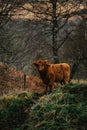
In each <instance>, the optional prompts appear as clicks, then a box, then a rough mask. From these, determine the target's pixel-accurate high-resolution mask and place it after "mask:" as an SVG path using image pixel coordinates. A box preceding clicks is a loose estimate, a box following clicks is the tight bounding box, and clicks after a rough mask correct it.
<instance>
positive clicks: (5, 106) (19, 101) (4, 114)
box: [0, 92, 34, 130]
mask: <svg viewBox="0 0 87 130" xmlns="http://www.w3.org/2000/svg"><path fill="white" fill-rule="evenodd" d="M33 98H34V94H33V93H27V92H22V93H19V94H17V95H11V96H5V97H1V98H0V130H13V129H15V130H16V129H17V128H18V127H19V126H20V125H21V124H22V123H23V122H24V121H25V120H26V118H27V111H28V110H27V108H28V109H29V108H30V106H31V104H33Z"/></svg>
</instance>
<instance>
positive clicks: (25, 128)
mask: <svg viewBox="0 0 87 130" xmlns="http://www.w3.org/2000/svg"><path fill="white" fill-rule="evenodd" d="M86 93H87V85H86V84H69V85H65V86H63V87H62V88H55V89H54V90H53V91H52V93H50V94H48V95H43V96H42V94H37V93H29V92H22V93H19V94H15V95H10V96H4V97H1V98H0V130H86V122H87V96H86Z"/></svg>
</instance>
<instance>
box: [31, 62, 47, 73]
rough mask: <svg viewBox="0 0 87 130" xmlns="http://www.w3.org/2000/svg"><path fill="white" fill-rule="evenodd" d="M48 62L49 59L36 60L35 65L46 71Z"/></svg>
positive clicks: (39, 69)
mask: <svg viewBox="0 0 87 130" xmlns="http://www.w3.org/2000/svg"><path fill="white" fill-rule="evenodd" d="M48 64H49V62H48V60H36V61H35V62H34V65H35V66H36V67H37V69H38V71H45V70H46V68H47V66H48Z"/></svg>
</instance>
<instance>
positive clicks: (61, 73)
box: [34, 60, 70, 92]
mask: <svg viewBox="0 0 87 130" xmlns="http://www.w3.org/2000/svg"><path fill="white" fill-rule="evenodd" d="M34 65H35V66H36V67H37V69H38V71H39V73H40V77H41V78H42V80H43V82H44V84H46V92H47V91H48V89H49V91H50V92H51V91H52V87H53V86H54V82H60V83H61V84H62V83H63V84H68V83H69V81H70V65H69V64H67V63H60V64H50V63H49V62H48V60H37V61H35V62H34Z"/></svg>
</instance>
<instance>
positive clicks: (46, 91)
mask: <svg viewBox="0 0 87 130" xmlns="http://www.w3.org/2000/svg"><path fill="white" fill-rule="evenodd" d="M48 91H49V90H48V85H46V87H45V91H44V93H45V94H47V93H48Z"/></svg>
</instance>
